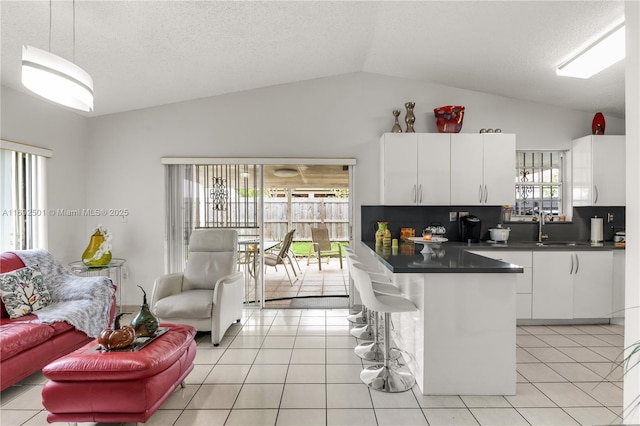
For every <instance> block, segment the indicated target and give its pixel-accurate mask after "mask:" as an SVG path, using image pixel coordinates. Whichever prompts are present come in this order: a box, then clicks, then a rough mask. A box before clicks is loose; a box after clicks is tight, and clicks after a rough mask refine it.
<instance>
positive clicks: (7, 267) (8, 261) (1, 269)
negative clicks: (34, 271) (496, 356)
mask: <svg viewBox="0 0 640 426" xmlns="http://www.w3.org/2000/svg"><path fill="white" fill-rule="evenodd" d="M24 267H25V264H24V262H22V259H20V258H19V257H18V255H17V254H15V253H12V252H10V251H5V252H2V253H0V273H5V272H11V271H15V270H16V269H20V268H24ZM0 311H1V313H0V318H9V314H8V313H7V310H6V309H5V307H4V303H2V299H0Z"/></svg>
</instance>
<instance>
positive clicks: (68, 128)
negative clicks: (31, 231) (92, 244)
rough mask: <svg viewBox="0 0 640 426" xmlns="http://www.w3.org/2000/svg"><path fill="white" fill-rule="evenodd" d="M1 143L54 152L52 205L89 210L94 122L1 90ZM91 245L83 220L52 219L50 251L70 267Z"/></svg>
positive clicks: (50, 179)
mask: <svg viewBox="0 0 640 426" xmlns="http://www.w3.org/2000/svg"><path fill="white" fill-rule="evenodd" d="M1 112H2V115H1V117H2V118H1V121H0V124H1V125H0V137H1V138H2V139H7V140H11V141H14V142H20V143H23V144H27V145H36V146H39V147H43V148H49V149H51V150H53V158H50V159H48V160H47V189H48V194H47V200H48V201H47V203H48V207H49V208H53V209H78V208H84V207H86V192H87V190H89V188H88V187H87V182H86V175H87V168H88V167H91V166H88V164H90V163H88V161H89V159H88V146H89V144H88V139H89V120H88V119H87V118H85V117H82V116H80V115H78V114H76V113H74V112H72V111H70V110H67V109H65V108H62V107H59V106H57V105H54V104H52V103H50V102H48V101H44V100H41V99H39V98H35V97H32V96H27V95H24V94H22V93H20V92H17V91H14V90H12V89H9V88H6V87H4V86H3V87H2V96H1ZM88 242H89V238H88V235H87V231H86V220H85V218H83V217H60V216H58V217H50V218H49V247H48V249H49V251H50V252H51V253H52V254H53V255H54V256H55V258H56V259H58V260H60V261H62V262H63V263H64V264H65V265H66V264H67V263H68V262H70V261H73V260H78V259H79V257H80V255H81V254H82V252H83V251H84V249H85V247H86V246H87V244H88Z"/></svg>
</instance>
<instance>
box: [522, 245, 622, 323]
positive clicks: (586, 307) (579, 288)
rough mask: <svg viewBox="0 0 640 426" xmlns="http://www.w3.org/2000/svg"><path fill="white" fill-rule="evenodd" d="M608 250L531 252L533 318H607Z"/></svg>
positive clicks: (609, 301) (610, 257)
mask: <svg viewBox="0 0 640 426" xmlns="http://www.w3.org/2000/svg"><path fill="white" fill-rule="evenodd" d="M612 283H613V253H612V252H610V251H598V252H586V251H578V252H571V251H534V252H533V292H532V294H533V298H532V318H533V319H587V318H588V319H601V318H610V317H611V312H612V308H613V305H612V292H613V286H612Z"/></svg>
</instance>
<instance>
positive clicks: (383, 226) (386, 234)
mask: <svg viewBox="0 0 640 426" xmlns="http://www.w3.org/2000/svg"><path fill="white" fill-rule="evenodd" d="M388 225H389V222H378V230H377V231H376V246H385V247H391V231H390V230H389V228H388Z"/></svg>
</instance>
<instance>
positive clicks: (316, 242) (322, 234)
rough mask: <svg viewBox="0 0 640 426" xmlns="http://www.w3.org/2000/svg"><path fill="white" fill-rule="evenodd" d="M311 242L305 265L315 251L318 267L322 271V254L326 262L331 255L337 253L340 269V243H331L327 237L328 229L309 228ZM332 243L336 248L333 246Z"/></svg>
mask: <svg viewBox="0 0 640 426" xmlns="http://www.w3.org/2000/svg"><path fill="white" fill-rule="evenodd" d="M311 240H312V243H311V245H310V246H309V254H308V255H307V266H308V265H309V263H310V262H311V256H312V255H313V254H314V253H315V257H317V258H318V269H320V270H321V271H322V256H325V257H326V259H327V264H328V263H329V259H330V256H331V255H334V254H337V255H338V259H340V269H342V245H340V244H339V243H332V242H331V240H330V239H329V230H328V229H327V228H311ZM334 245H335V246H337V248H334Z"/></svg>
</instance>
